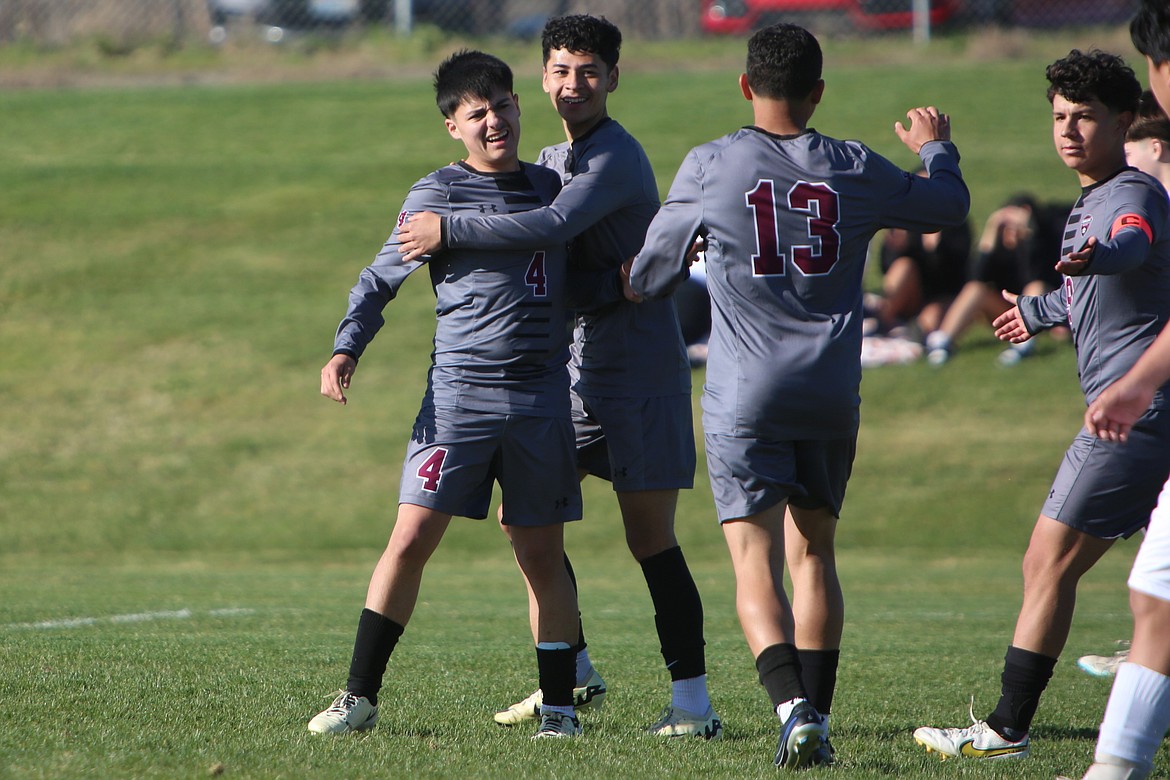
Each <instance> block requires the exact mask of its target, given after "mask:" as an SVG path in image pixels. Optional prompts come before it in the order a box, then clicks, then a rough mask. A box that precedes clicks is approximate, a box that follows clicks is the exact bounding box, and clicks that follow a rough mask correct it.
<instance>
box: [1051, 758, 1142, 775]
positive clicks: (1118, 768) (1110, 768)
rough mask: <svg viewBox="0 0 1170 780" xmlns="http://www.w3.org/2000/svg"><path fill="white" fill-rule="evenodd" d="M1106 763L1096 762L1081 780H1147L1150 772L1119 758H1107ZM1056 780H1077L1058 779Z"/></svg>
mask: <svg viewBox="0 0 1170 780" xmlns="http://www.w3.org/2000/svg"><path fill="white" fill-rule="evenodd" d="M1105 758H1106V759H1107V760H1106V761H1095V762H1094V763H1093V765H1092V766H1091V767H1089V771H1087V772H1085V774H1084V776H1083V777H1082V778H1081V780H1146V778H1147V777H1149V776H1150V770H1149V769H1148V768H1146V767H1143V766H1139V765H1137V764H1135V763H1134V762H1132V761H1126V760H1125V759H1124V758H1119V757H1118V756H1106V757H1105ZM1056 780H1075V778H1071V777H1063V776H1060V777H1057V778H1056Z"/></svg>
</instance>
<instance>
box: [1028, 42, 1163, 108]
mask: <svg viewBox="0 0 1170 780" xmlns="http://www.w3.org/2000/svg"><path fill="white" fill-rule="evenodd" d="M1044 75H1045V76H1046V77H1047V78H1048V84H1049V86H1048V102H1049V103H1051V102H1052V99H1053V98H1054V97H1056V96H1057V95H1061V96H1062V97H1064V99H1065V100H1068V101H1070V102H1072V103H1087V102H1089V101H1090V100H1093V99H1096V100H1100V101H1101V102H1102V103H1104V104H1105V105H1106V106H1108V107H1109V109H1110V110H1112V111H1116V112H1121V111H1137V107H1138V99H1139V98H1140V97H1141V95H1142V85H1141V83H1139V82H1138V80H1137V76H1135V75H1134V72H1133V68H1131V67H1129V66H1128V65H1126V64H1125V60H1123V59H1121V57H1118V56H1117V55H1116V54H1109V53H1108V52H1103V51H1100V50H1099V49H1092V50H1091V51H1089V52H1083V51H1081V50H1080V49H1073V50H1072V51H1070V52H1069V53H1068V56H1067V57H1064V58H1063V59H1059V60H1057V61H1056V62H1054V63H1052V64H1051V65H1049V66H1048V69H1047V70H1046V71H1044Z"/></svg>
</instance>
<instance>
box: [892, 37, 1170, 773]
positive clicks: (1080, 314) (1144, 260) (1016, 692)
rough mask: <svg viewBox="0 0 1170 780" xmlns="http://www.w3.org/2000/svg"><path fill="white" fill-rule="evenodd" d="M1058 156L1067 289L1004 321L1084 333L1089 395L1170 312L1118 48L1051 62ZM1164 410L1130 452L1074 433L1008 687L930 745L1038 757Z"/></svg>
mask: <svg viewBox="0 0 1170 780" xmlns="http://www.w3.org/2000/svg"><path fill="white" fill-rule="evenodd" d="M1046 75H1047V77H1048V81H1049V84H1050V86H1049V88H1048V99H1049V101H1050V102H1051V104H1052V119H1053V122H1052V135H1053V141H1054V143H1055V146H1056V151H1057V154H1058V155H1059V156H1060V159H1061V160H1062V161H1063V162H1064V164H1065V165H1066V166H1067V167H1069V168H1070V169H1071V170H1072V171H1073V172H1075V173H1076V175H1077V178H1078V180H1079V182H1080V185H1081V195H1080V198H1079V199H1078V200H1077V202H1076V204H1075V205H1074V206H1073V209H1072V212H1071V214H1070V215H1069V218H1068V222H1067V227H1066V230H1065V239H1064V245H1063V247H1062V249H1061V257H1060V258H1059V260H1058V262H1057V264H1056V268H1057V270H1058V271H1060V272H1061V273H1062V274H1064V279H1063V284H1062V285H1061V287H1060V288H1058V289H1056V290H1054V291H1052V292H1050V293H1047V294H1045V295H1043V296H1026V295H1021V296H1019V297H1018V298H1017V297H1016V296H1015V295H1013V294H1011V293H1005V298H1006V299H1007V300H1008V302H1009V303H1010V304H1012V308H1011V309H1009V310H1008V311H1007V312H1005V313H1004V314H1002V315H1000V316H999V317H998V318H997V319H996V320H995V322H994V323H993V326H994V327H995V328H996V335H997V336H998V337H999V338H1000V339H1001V340H1003V341H1009V342H1011V343H1017V344H1018V343H1022V342H1024V341H1026V340H1028V339H1030V338H1032V336H1034V335H1035V334H1036V333H1038V332H1039V331H1041V330H1043V329H1045V328H1050V327H1054V326H1057V325H1066V326H1068V327H1070V328H1071V330H1072V335H1073V346H1074V347H1075V349H1076V353H1077V373H1078V374H1079V376H1080V381H1081V389H1082V390H1083V391H1084V394H1085V401H1086V403H1092V402H1093V401H1094V400H1095V399H1096V398H1097V395H1098V394H1099V393H1100V392H1101V391H1102V390H1104V389H1105V388H1106V387H1108V386H1109V385H1110V384H1112V383H1113V382H1114V381H1116V380H1117V379H1118V378H1120V377H1121V376H1122V375H1123V374H1125V372H1126V371H1128V370H1129V369H1130V368H1131V367H1132V366H1133V364H1134V362H1135V361H1136V360H1137V359H1138V357H1139V356H1140V355H1141V353H1142V352H1143V351H1144V350H1145V349H1146V347H1148V346H1149V345H1150V344H1151V343H1152V342H1153V340H1154V338H1155V337H1156V336H1157V335H1158V333H1159V332H1160V331H1161V330H1162V327H1163V325H1165V323H1166V322H1167V320H1168V319H1170V203H1168V202H1167V199H1166V193H1165V191H1164V190H1163V189H1162V187H1161V185H1159V184H1158V183H1157V181H1155V180H1154V179H1153V178H1152V177H1150V176H1148V175H1146V174H1144V173H1141V172H1140V171H1137V170H1134V169H1132V168H1129V167H1127V166H1126V163H1125V134H1126V131H1127V130H1128V129H1129V126H1130V124H1131V123H1132V121H1133V118H1134V112H1135V110H1136V109H1137V105H1138V98H1139V97H1140V96H1141V91H1142V90H1141V86H1140V85H1139V84H1138V81H1137V78H1136V77H1135V76H1134V73H1133V71H1132V70H1131V69H1130V68H1129V66H1128V65H1126V64H1125V62H1124V61H1123V60H1122V59H1121V58H1120V57H1118V56H1116V55H1113V54H1108V53H1105V52H1100V51H1091V52H1088V53H1083V52H1081V51H1078V50H1076V49H1074V50H1073V51H1072V52H1070V53H1069V54H1068V56H1066V57H1064V58H1063V59H1060V60H1058V61H1056V62H1055V63H1053V64H1052V65H1050V66H1048V69H1047V72H1046ZM1160 408H1161V401H1159V402H1158V403H1157V404H1155V406H1154V407H1152V410H1151V413H1150V414H1148V415H1147V416H1145V417H1143V419H1142V421H1141V422H1140V423H1139V424H1138V425H1136V426H1135V427H1134V430H1133V431H1132V433H1131V434H1130V440H1129V444H1128V445H1127V446H1125V447H1119V446H1108V445H1106V444H1103V443H1101V442H1099V441H1098V440H1097V439H1096V437H1094V436H1093V435H1092V434H1091V433H1090V432H1089V431H1088V430H1085V429H1082V430H1081V431H1080V432H1079V433H1078V434H1077V435H1076V437H1075V438H1074V439H1073V442H1072V444H1071V445H1070V446H1069V448H1068V451H1067V452H1066V453H1065V457H1064V461H1063V463H1061V466H1060V469H1059V471H1058V472H1057V474H1056V477H1055V479H1054V481H1053V484H1052V490H1051V491H1050V493H1049V494H1048V500H1047V501H1045V502H1044V507H1043V509H1042V511H1041V513H1040V516H1039V518H1038V519H1037V520H1036V525H1035V527H1034V528H1033V531H1032V538H1031V540H1030V541H1029V543H1028V549H1027V552H1025V554H1024V562H1023V573H1024V597H1023V605H1022V607H1021V609H1020V614H1019V617H1018V618H1017V619H1016V628H1015V633H1014V635H1013V637H1012V642H1011V645H1010V646H1009V647H1008V649H1007V654H1006V656H1005V658H1004V666H1003V676H1002V678H1001V679H1002V689H1001V690H1002V693H1001V695H1000V699H999V702H998V703H997V705H996V707H995V709H994V710H993V711H992V712H991V714H989V715H988V716H987V717H986V719H984V720H974V715H973V714H972V720H973V721H974V722H973V724H972V725H970V726H967V727H965V728H944V729H939V728H930V727H923V728H920V729H918V730H917V731H915V732H914V738H915V740H917V741H918V743H919V744H921V745H923V746H924V747H926V749H927V750H928V751H938V752H939V753H940V754H941V755H942V756H943V757H946V756H970V757H973V758H982V759H999V758H1022V757H1025V756H1027V755H1028V753H1029V751H1030V744H1029V738H1028V729H1029V728H1030V727H1031V724H1032V719H1033V717H1034V716H1035V714H1036V709H1037V707H1038V705H1039V703H1040V697H1041V695H1042V694H1043V692H1044V689H1045V687H1046V686H1047V684H1048V681H1049V679H1050V678H1051V677H1052V671H1053V668H1054V667H1055V666H1056V661H1057V659H1058V658H1059V656H1060V653H1061V651H1062V650H1063V649H1064V645H1065V642H1066V640H1067V639H1068V633H1069V628H1070V626H1071V623H1072V616H1073V610H1074V607H1075V602H1076V590H1077V584H1078V582H1079V581H1080V578H1081V577H1082V576H1083V575H1084V573H1085V572H1087V571H1088V570H1089V569H1090V568H1091V567H1092V566H1093V564H1095V563H1096V562H1097V561H1098V560H1099V559H1100V558H1101V556H1102V555H1104V554H1105V552H1106V551H1107V550H1108V549H1109V548H1110V547H1111V546H1112V545H1113V543H1114V542H1115V541H1116V540H1117V539H1119V538H1123V537H1129V536H1132V535H1133V534H1135V533H1137V531H1138V530H1140V529H1141V528H1142V527H1144V526H1145V525H1146V523H1147V521H1148V520H1149V517H1150V511H1151V510H1152V509H1153V508H1154V505H1155V503H1156V501H1157V498H1158V493H1159V491H1160V489H1161V487H1162V483H1163V482H1164V481H1165V479H1166V474H1167V472H1168V471H1170V415H1167V414H1165V413H1161V412H1160V411H1159V410H1160Z"/></svg>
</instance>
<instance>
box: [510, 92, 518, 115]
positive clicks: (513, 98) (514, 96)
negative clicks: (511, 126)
mask: <svg viewBox="0 0 1170 780" xmlns="http://www.w3.org/2000/svg"><path fill="white" fill-rule="evenodd" d="M512 102H513V103H515V104H516V116H520V96H519V95H517V94H516V93H514V92H513V93H512Z"/></svg>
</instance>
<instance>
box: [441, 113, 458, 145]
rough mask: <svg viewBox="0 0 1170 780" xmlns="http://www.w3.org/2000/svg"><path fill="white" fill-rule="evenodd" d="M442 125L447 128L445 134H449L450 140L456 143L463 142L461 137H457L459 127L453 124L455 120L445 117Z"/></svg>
mask: <svg viewBox="0 0 1170 780" xmlns="http://www.w3.org/2000/svg"><path fill="white" fill-rule="evenodd" d="M443 124H444V125H446V126H447V132H448V133H450V134H451V137H452V138H454V139H455V140H456V141H462V140H463V136H461V135H459V125H457V124H455V120H453V119H450V118H448V117H445V118H444V119H443Z"/></svg>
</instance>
